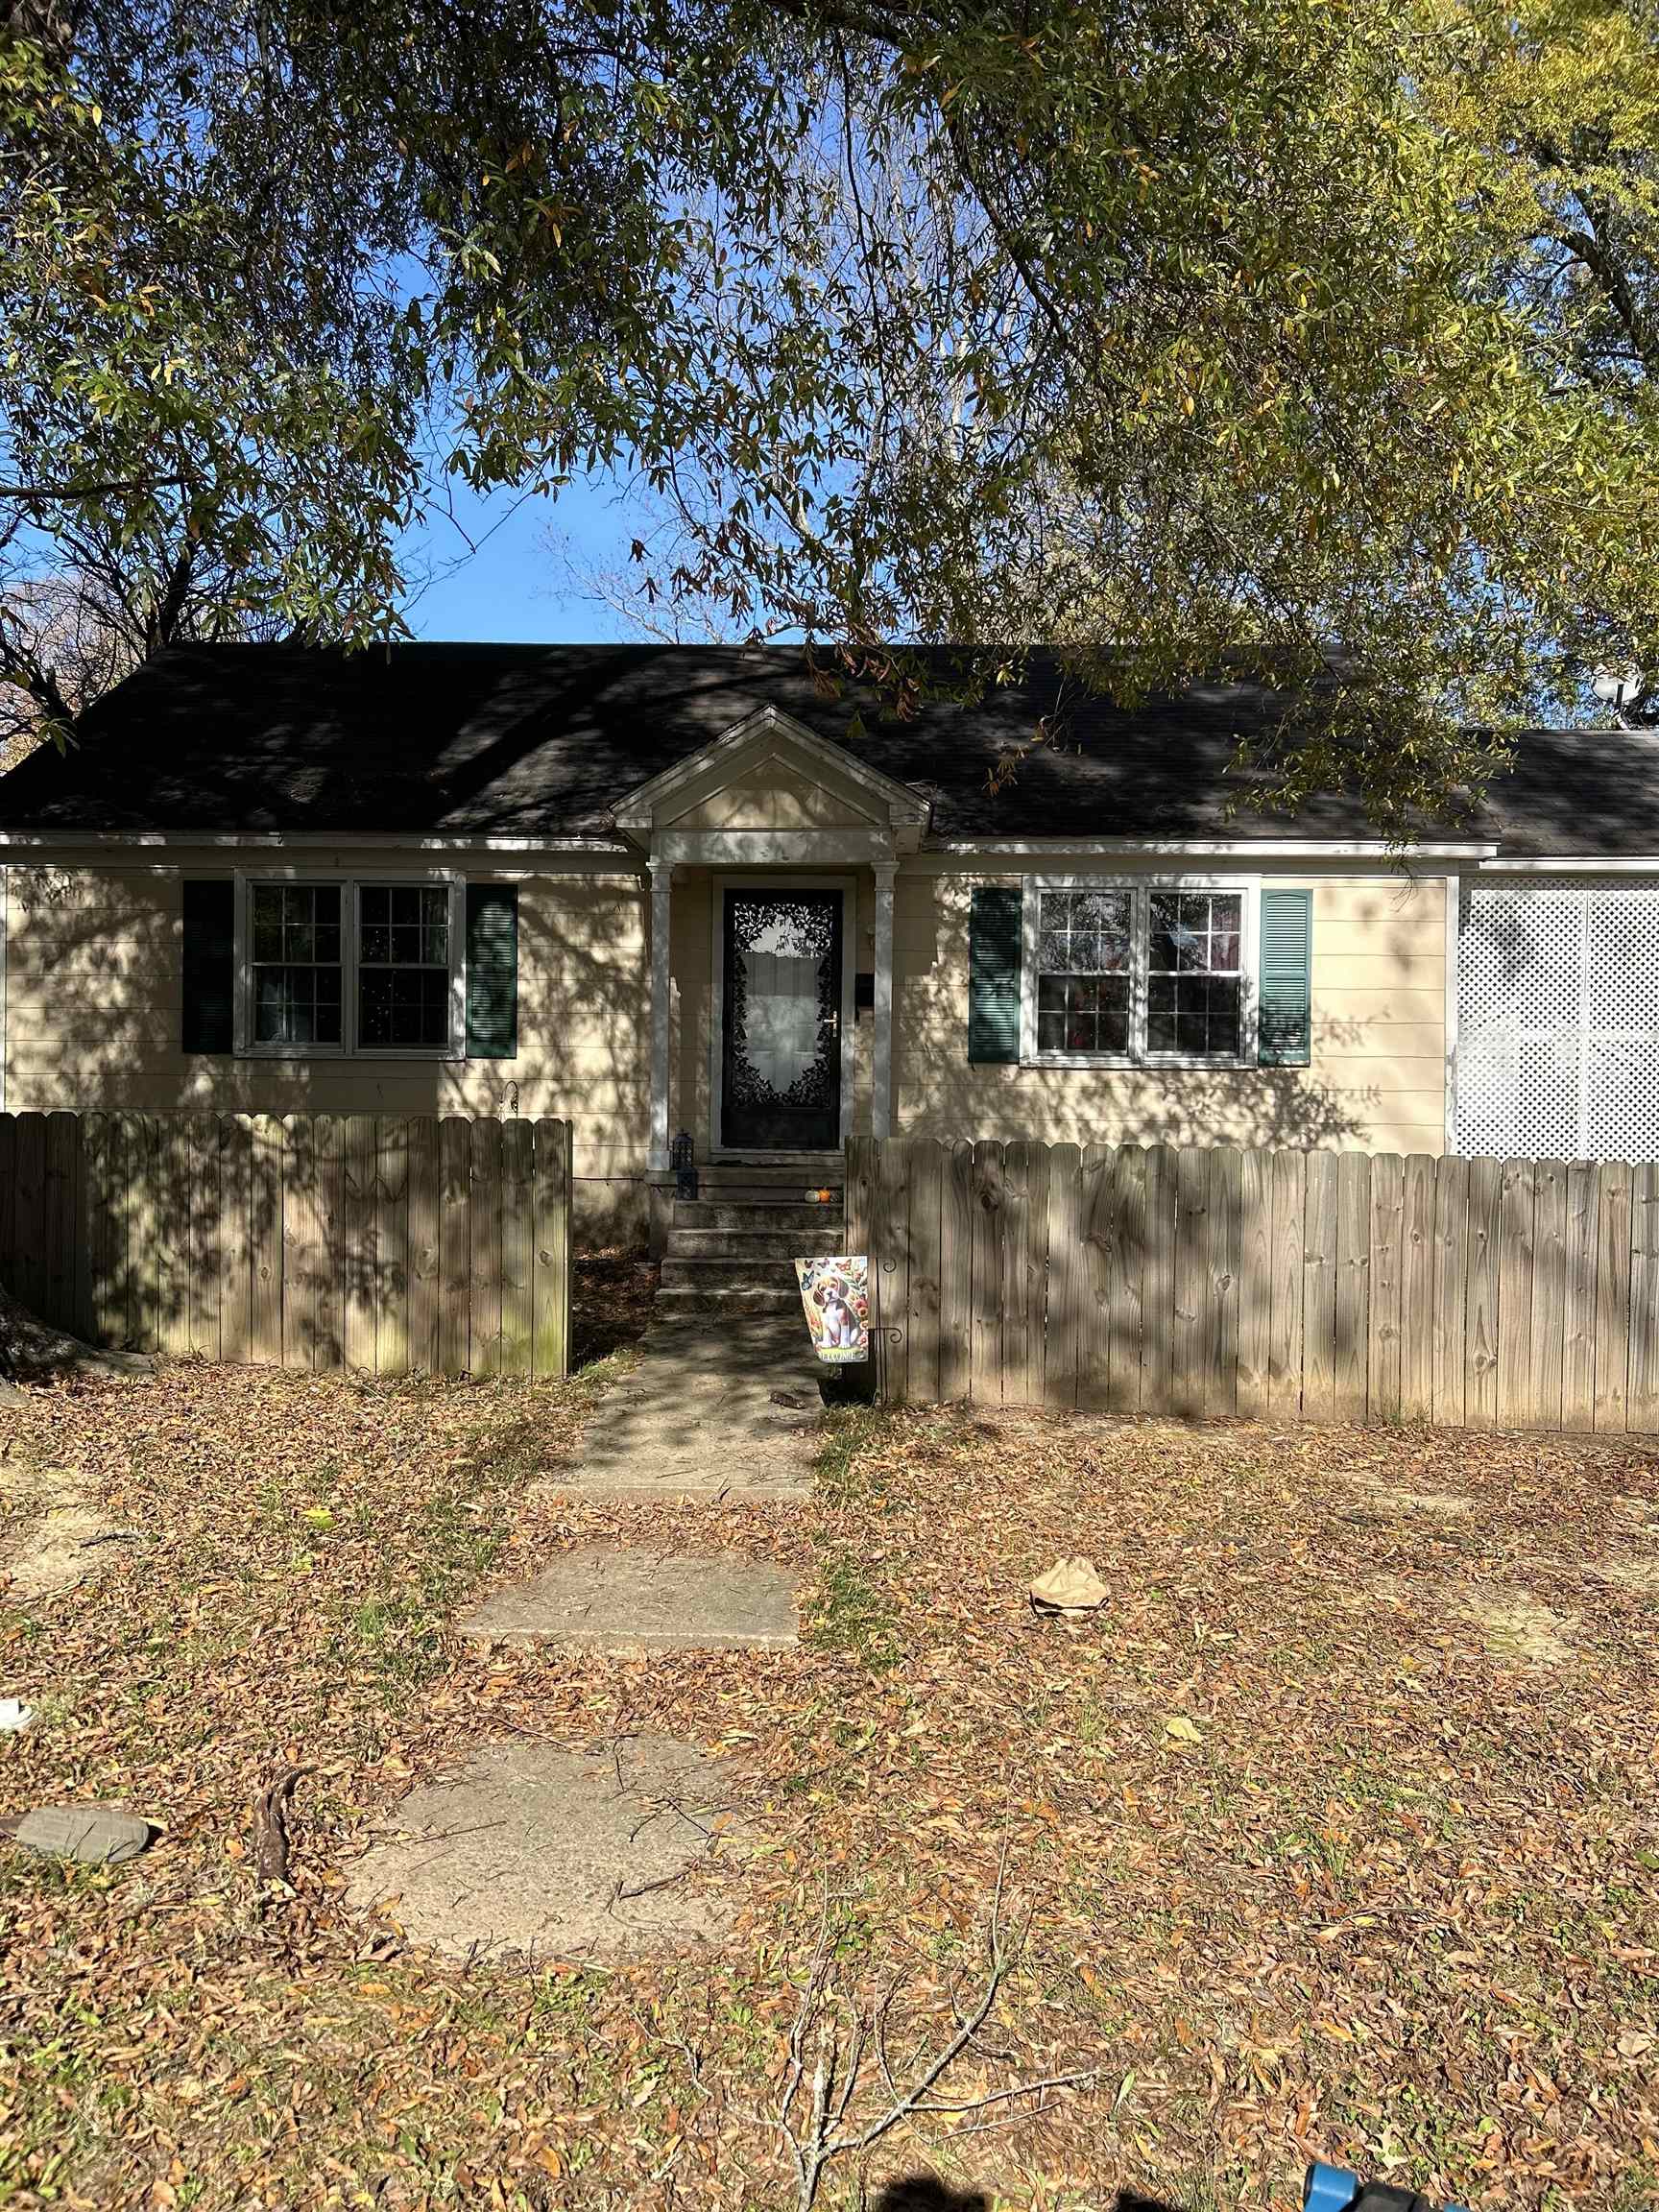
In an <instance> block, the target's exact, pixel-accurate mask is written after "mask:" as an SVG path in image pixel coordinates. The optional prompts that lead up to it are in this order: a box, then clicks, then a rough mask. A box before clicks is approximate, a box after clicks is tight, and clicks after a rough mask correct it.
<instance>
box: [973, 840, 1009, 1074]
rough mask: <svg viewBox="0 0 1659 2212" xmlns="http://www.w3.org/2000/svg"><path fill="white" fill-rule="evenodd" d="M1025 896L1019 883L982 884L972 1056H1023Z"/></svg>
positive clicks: (977, 894) (976, 908)
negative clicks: (1021, 978) (1022, 1011)
mask: <svg viewBox="0 0 1659 2212" xmlns="http://www.w3.org/2000/svg"><path fill="white" fill-rule="evenodd" d="M1021 917H1022V895H1021V892H1020V889H1019V886H1018V885H1008V884H1002V883H977V884H975V885H974V892H973V898H972V902H971V904H970V907H969V916H968V1057H969V1059H970V1060H972V1061H978V1062H994V1061H1008V1060H1018V1059H1019V1057H1020V951H1021V943H1020V940H1021Z"/></svg>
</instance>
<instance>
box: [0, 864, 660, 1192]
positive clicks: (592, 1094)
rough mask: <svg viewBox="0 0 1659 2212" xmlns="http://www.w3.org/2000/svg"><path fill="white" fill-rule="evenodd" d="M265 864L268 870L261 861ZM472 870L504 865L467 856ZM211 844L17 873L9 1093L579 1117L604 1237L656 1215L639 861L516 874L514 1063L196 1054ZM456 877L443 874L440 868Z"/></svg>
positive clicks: (43, 1099)
mask: <svg viewBox="0 0 1659 2212" xmlns="http://www.w3.org/2000/svg"><path fill="white" fill-rule="evenodd" d="M258 872H259V870H258V866H257V865H256V864H253V865H251V866H250V867H249V873H253V874H257V873H258ZM311 872H315V873H316V874H318V875H320V876H321V875H329V874H340V873H344V874H350V875H357V876H365V877H370V876H373V875H375V874H381V875H404V876H408V875H410V874H414V873H418V872H420V871H419V870H418V868H417V867H415V866H412V865H411V864H410V862H409V861H408V860H406V859H404V858H403V857H402V856H400V855H389V854H388V853H387V852H386V851H385V850H384V849H382V850H380V851H378V852H375V853H363V852H355V853H353V852H351V851H349V850H344V849H343V850H341V851H338V852H332V851H331V852H328V853H326V854H321V853H320V854H314V855H313V854H307V855H306V858H305V862H304V865H303V867H297V868H296V869H295V870H294V873H296V874H306V873H311ZM456 872H457V873H464V874H465V875H466V876H467V877H468V878H469V880H473V881H476V880H479V879H481V878H487V877H489V876H490V875H491V874H492V873H499V872H498V871H492V870H490V869H488V868H485V867H482V866H477V865H472V866H462V865H460V864H459V863H458V865H457V871H456ZM228 873H229V871H228V869H227V868H226V864H225V855H224V854H223V853H219V854H212V853H207V852H204V854H202V855H201V856H200V858H199V859H192V858H191V857H189V856H181V858H180V860H179V861H178V862H177V863H175V862H173V861H171V860H170V861H169V863H168V864H167V865H166V866H156V867H132V868H111V867H96V868H89V867H87V866H86V865H85V864H84V861H81V860H79V859H77V860H75V861H74V862H73V863H72V864H66V865H62V866H54V865H51V864H49V863H42V864H38V865H29V866H19V865H17V864H15V863H13V864H12V866H11V867H10V869H9V870H8V874H7V892H6V979H7V1002H6V1040H5V1051H6V1104H7V1106H8V1107H9V1108H10V1109H11V1110H12V1112H24V1111H29V1110H37V1111H50V1110H52V1109H54V1108H61V1107H69V1108H77V1109H82V1110H89V1109H93V1108H98V1107H103V1108H106V1109H108V1110H114V1109H117V1108H121V1109H125V1110H127V1111H129V1112H135V1113H164V1112H168V1111H173V1110H178V1109H184V1108H198V1109H200V1108H210V1109H213V1110H215V1111H221V1112H231V1111H242V1112H257V1113H295V1112H302V1111H312V1112H316V1113H342V1114H347V1113H387V1114H483V1113H492V1114H522V1115H527V1116H535V1115H543V1114H550V1115H558V1116H560V1117H562V1118H568V1119H569V1120H570V1121H571V1122H572V1124H573V1125H574V1151H575V1169H576V1177H577V1184H578V1190H577V1220H578V1227H579V1230H580V1231H581V1232H582V1233H584V1234H588V1235H594V1236H597V1235H604V1234H607V1233H609V1232H610V1230H612V1229H613V1228H615V1229H625V1230H627V1231H628V1232H629V1233H632V1232H634V1231H635V1230H636V1229H637V1228H638V1227H640V1226H641V1225H642V1223H643V1219H644V1198H643V1191H642V1188H641V1184H640V1178H641V1177H642V1175H643V1173H644V1167H645V1154H646V1142H647V1124H648V1114H649V1091H650V967H649V959H648V954H647V945H646V940H647V934H648V922H647V917H648V909H649V900H648V898H647V895H646V892H645V889H644V886H643V884H642V883H641V881H640V878H638V877H637V875H636V874H634V873H633V872H632V871H625V870H624V871H618V870H616V869H615V867H614V864H613V865H612V867H611V868H610V869H597V870H596V869H592V868H586V869H583V870H581V871H571V872H568V873H558V874H552V873H546V874H536V875H525V876H516V878H515V879H516V880H517V883H518V1052H517V1058H516V1059H512V1060H431V1059H409V1060H382V1059H373V1060H364V1059H350V1058H341V1059H331V1058H329V1057H327V1056H326V1055H320V1056H319V1057H317V1058H315V1059H312V1060H271V1059H255V1058H247V1059H232V1058H230V1057H228V1056H219V1055H213V1056H211V1057H205V1056H196V1055H191V1056H186V1055H185V1054H184V1053H183V1052H182V1051H181V1050H180V992H181V982H180V947H181V899H182V893H181V889H180V886H181V883H182V881H183V879H184V878H185V877H186V876H206V875H214V874H228ZM434 873H441V871H434Z"/></svg>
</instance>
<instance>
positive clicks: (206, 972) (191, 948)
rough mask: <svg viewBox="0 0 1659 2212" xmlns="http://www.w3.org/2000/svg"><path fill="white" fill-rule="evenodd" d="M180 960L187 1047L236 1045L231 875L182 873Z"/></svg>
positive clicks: (205, 1049)
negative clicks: (189, 874)
mask: <svg viewBox="0 0 1659 2212" xmlns="http://www.w3.org/2000/svg"><path fill="white" fill-rule="evenodd" d="M183 890H184V957H183V961H182V963H181V972H182V973H181V979H182V984H183V1009H182V1012H183V1021H182V1024H181V1030H180V1034H181V1036H182V1040H183V1047H184V1050H185V1051H186V1052H233V1051H234V1050H235V1049H236V885H235V883H234V882H233V881H232V880H231V878H229V877H228V876H213V877H206V876H204V877H200V878H195V877H186V878H184V885H183Z"/></svg>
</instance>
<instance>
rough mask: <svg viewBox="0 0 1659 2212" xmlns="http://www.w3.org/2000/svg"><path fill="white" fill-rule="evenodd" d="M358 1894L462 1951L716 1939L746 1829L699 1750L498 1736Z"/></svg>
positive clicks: (381, 1855)
mask: <svg viewBox="0 0 1659 2212" xmlns="http://www.w3.org/2000/svg"><path fill="white" fill-rule="evenodd" d="M745 1841H746V1839H745V1837H744V1835H743V1832H742V1830H741V1828H740V1827H739V1825H738V1824H737V1823H736V1822H735V1820H734V1819H733V1817H732V1815H731V1814H730V1812H729V1810H728V1809H727V1805H726V1791H725V1785H724V1782H723V1779H722V1775H721V1770H720V1769H719V1767H716V1766H715V1765H714V1764H713V1762H712V1761H710V1760H709V1759H708V1758H706V1757H705V1756H704V1754H703V1753H702V1752H701V1751H700V1750H698V1749H697V1748H696V1747H695V1745H692V1744H688V1743H671V1742H669V1741H668V1740H666V1739H664V1738H661V1737H634V1738H631V1739H628V1740H626V1741H624V1742H621V1743H615V1744H606V1745H604V1746H602V1747H601V1748H599V1749H597V1750H594V1751H590V1752H584V1751H566V1750H561V1749H557V1748H555V1747H553V1746H551V1745H548V1744H542V1743H522V1742H515V1743H495V1744H491V1745H489V1746H488V1747H486V1748H485V1749H483V1750H481V1751H479V1752H478V1753H477V1754H476V1755H475V1756H474V1757H473V1758H472V1759H470V1760H469V1762H468V1764H467V1765H466V1766H465V1767H462V1768H460V1769H459V1770H458V1771H457V1772H456V1773H454V1774H453V1775H451V1776H449V1777H447V1778H446V1779H445V1780H443V1781H440V1782H432V1783H427V1784H425V1785H424V1786H422V1787H421V1789H419V1790H416V1791H412V1793H411V1794H410V1795H409V1796H408V1797H407V1798H406V1799H405V1800H404V1802H403V1804H402V1806H401V1807H400V1808H399V1810H398V1813H397V1831H396V1833H393V1834H388V1835H386V1836H384V1837H383V1838H382V1839H380V1840H379V1841H377V1842H375V1843H374V1844H373V1845H372V1846H371V1848H370V1849H369V1851H368V1852H367V1853H366V1854H365V1855H364V1857H363V1858H362V1859H361V1860H360V1861H359V1862H358V1863H357V1866H356V1869H355V1871H354V1872H353V1874H352V1876H351V1880H350V1884H349V1887H348V1890H347V1901H348V1903H349V1904H350V1905H351V1906H353V1907H354V1908H355V1909H356V1910H357V1911H383V1912H385V1913H386V1914H387V1915H388V1916H389V1917H390V1918H391V1919H392V1920H393V1921H394V1922H395V1923H396V1924H397V1926H398V1927H399V1928H401V1929H402V1930H403V1931H404V1932H405V1934H406V1935H408V1936H410V1937H411V1938H412V1939H413V1940H414V1941H416V1942H418V1943H421V1944H425V1945H427V1946H428V1947H429V1948H431V1949H432V1950H434V1951H438V1952H441V1953H443V1954H444V1955H445V1956H446V1957H449V1958H457V1959H514V1958H517V1959H522V1960H526V1961H527V1962H535V1961H541V1960H549V1959H555V1958H572V1957H576V1958H592V1957H600V1956H604V1955H606V1954H615V1953H619V1952H634V1951H641V1950H649V1949H654V1948H661V1947H666V1946H676V1945H680V1944H685V1943H689V1942H699V1941H701V1942H710V1941H716V1940H718V1939H719V1938H720V1937H721V1936H723V1935H724V1934H725V1933H726V1931H727V1930H728V1929H729V1928H730V1926H731V1925H732V1922H733V1919H734V1917H735V1914H736V1910H737V1895H736V1887H737V1876H738V1871H739V1868H740V1865H741V1862H742V1859H743V1857H744V1855H745Z"/></svg>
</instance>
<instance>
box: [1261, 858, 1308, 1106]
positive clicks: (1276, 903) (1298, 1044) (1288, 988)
mask: <svg viewBox="0 0 1659 2212" xmlns="http://www.w3.org/2000/svg"><path fill="white" fill-rule="evenodd" d="M1261 969H1262V984H1261V998H1260V1007H1261V1012H1260V1020H1259V1039H1258V1046H1259V1048H1258V1053H1257V1057H1258V1058H1259V1059H1260V1061H1261V1063H1262V1067H1264V1068H1306V1067H1307V1066H1308V1064H1309V1061H1310V1058H1311V1047H1312V1037H1313V985H1312V971H1313V894H1312V892H1311V891H1268V890H1264V891H1263V892H1262V959H1261Z"/></svg>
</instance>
